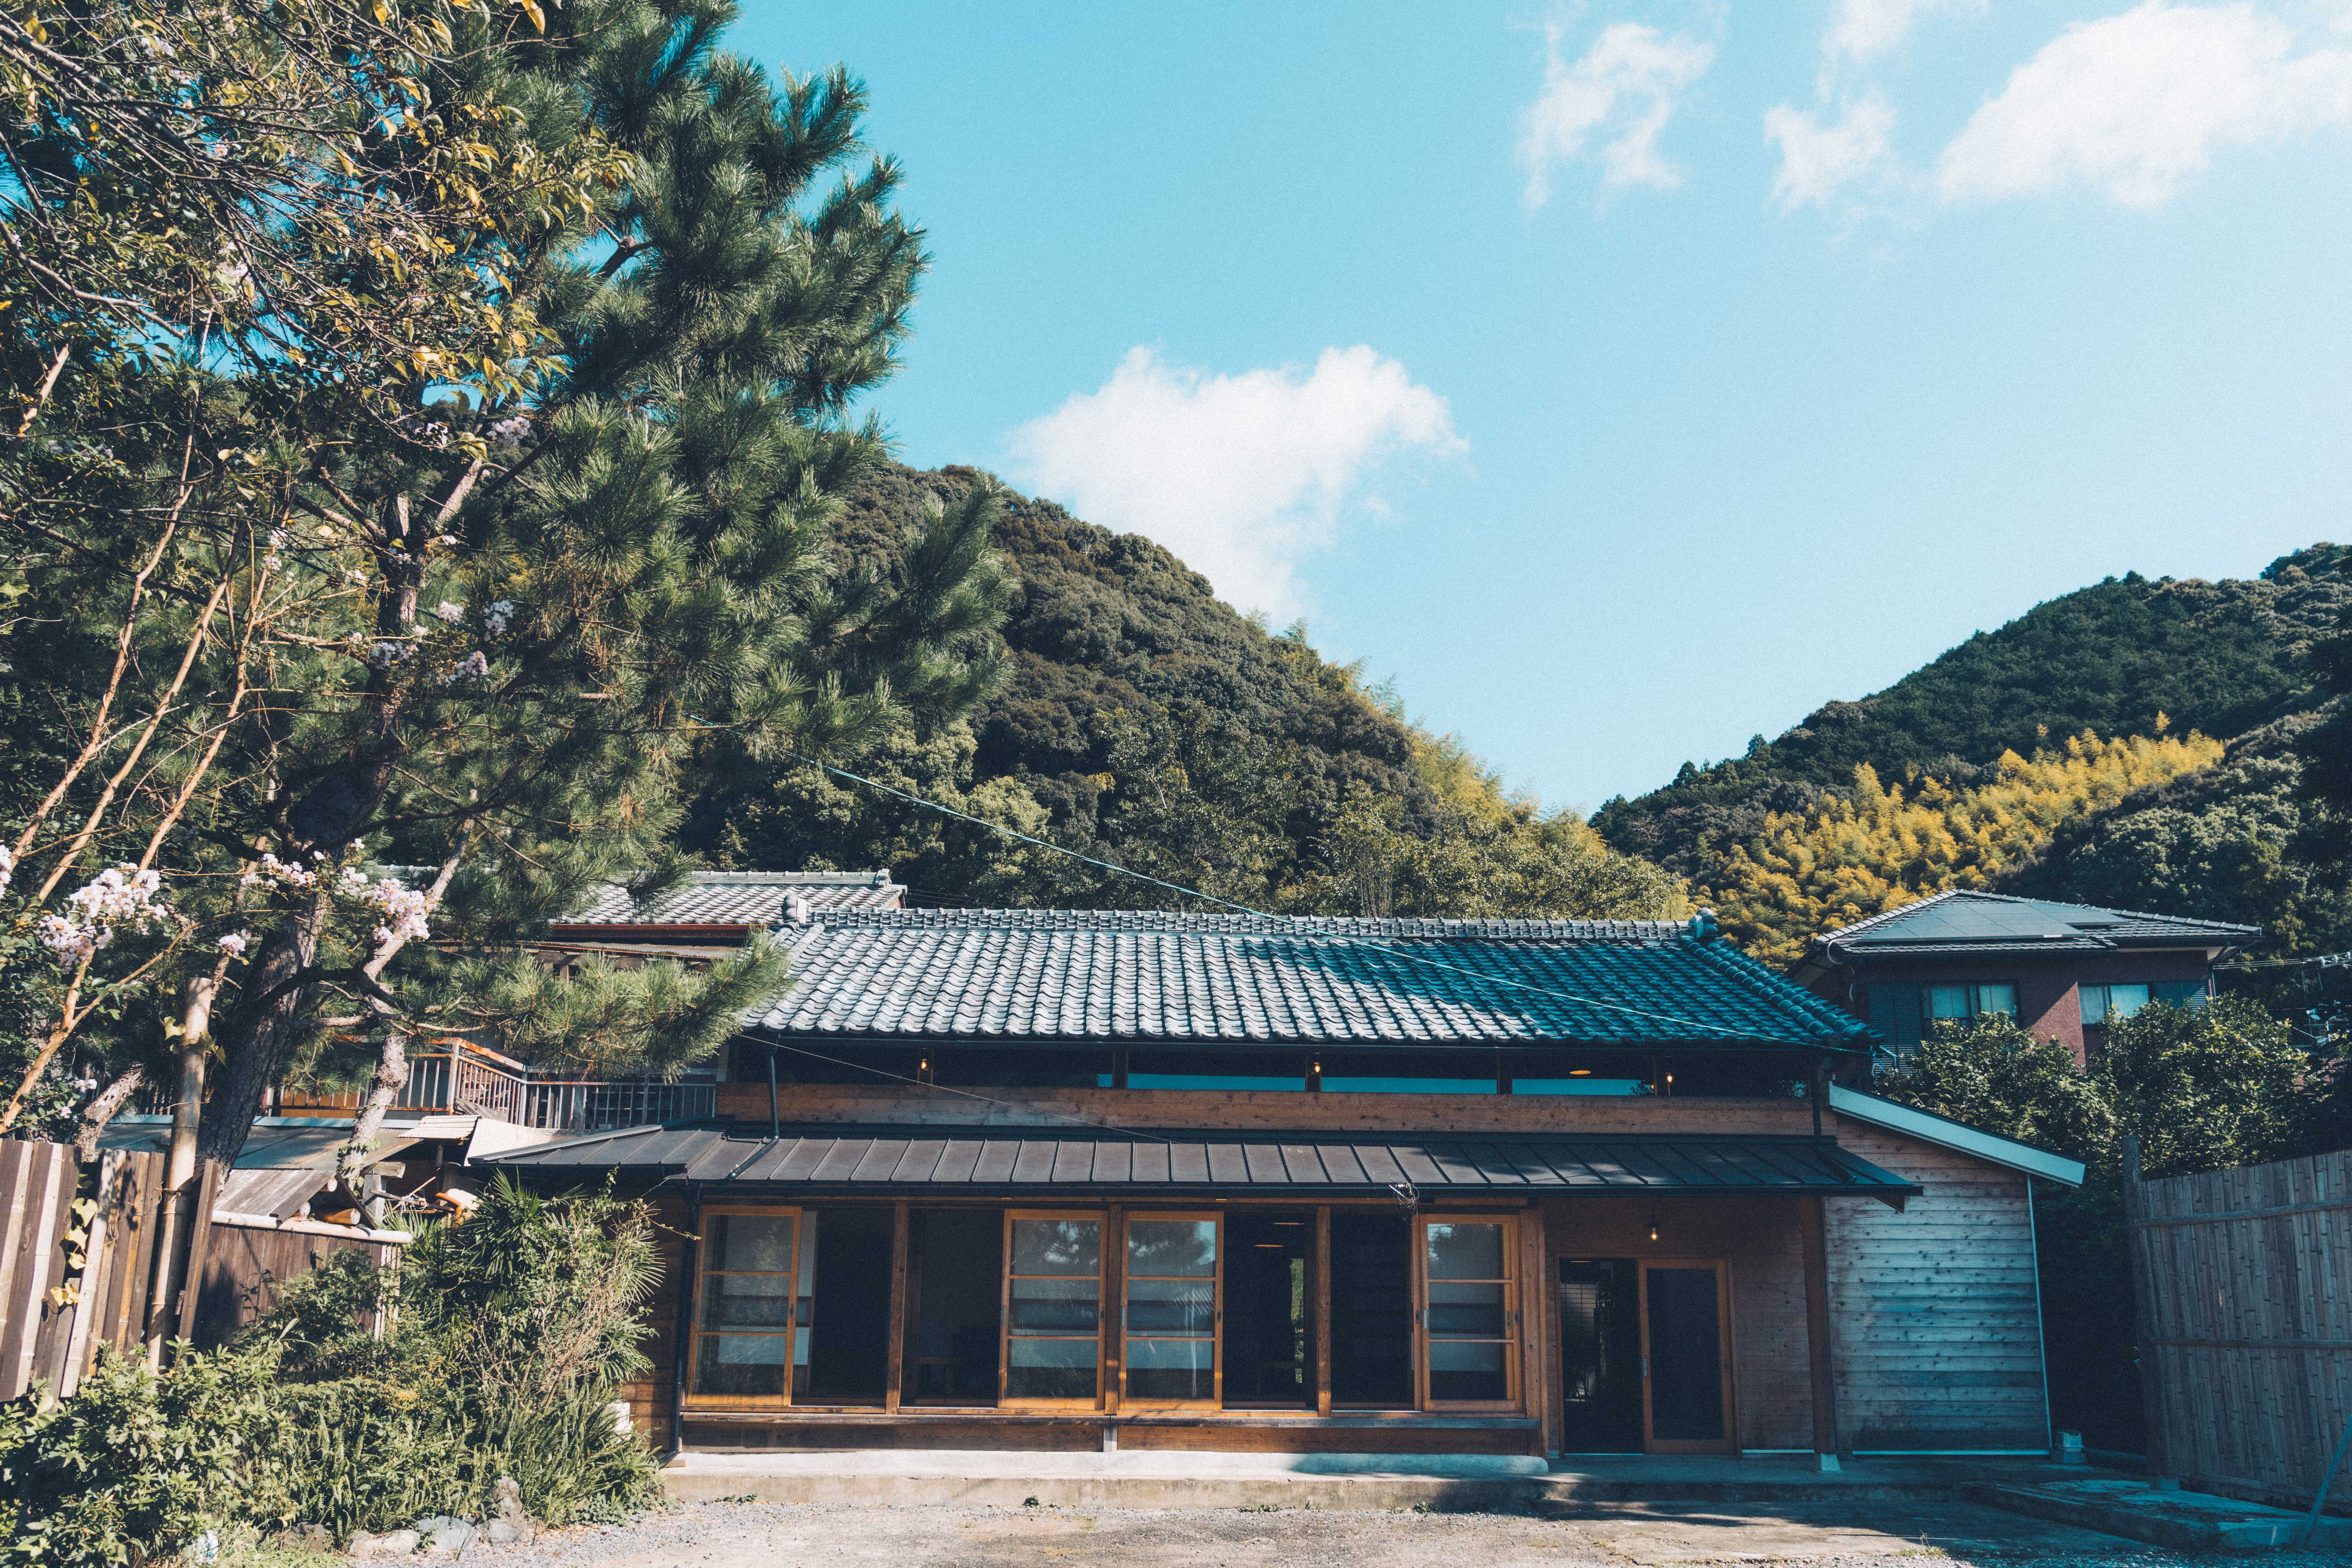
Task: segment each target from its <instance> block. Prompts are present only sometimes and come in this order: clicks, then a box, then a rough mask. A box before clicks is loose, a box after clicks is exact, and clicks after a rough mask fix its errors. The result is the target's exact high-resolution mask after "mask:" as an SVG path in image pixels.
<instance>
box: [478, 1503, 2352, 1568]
mask: <svg viewBox="0 0 2352 1568" xmlns="http://www.w3.org/2000/svg"><path fill="white" fill-rule="evenodd" d="M466 1556H467V1561H468V1562H471V1561H473V1560H474V1559H475V1558H476V1557H477V1556H479V1557H482V1558H485V1559H487V1560H488V1561H487V1562H485V1563H483V1565H482V1568H801V1565H802V1564H812V1565H814V1564H835V1563H839V1564H855V1563H890V1564H892V1565H893V1568H998V1565H1011V1564H1023V1565H1028V1564H1041V1565H1050V1568H1097V1565H1100V1568H1194V1565H1196V1564H1198V1565H1203V1568H1271V1565H1274V1564H1281V1565H1283V1568H1292V1565H1297V1568H1323V1565H1327V1564H1328V1565H1329V1568H1407V1565H1408V1564H1410V1565H1412V1568H1534V1565H1541V1568H1568V1565H1573V1564H1583V1563H1595V1564H1602V1563H1605V1564H1610V1565H1612V1568H1624V1565H1626V1564H1645V1565H1646V1564H1657V1565H1660V1568H1666V1565H1680V1564H1697V1563H1803V1564H1806V1565H1807V1568H1883V1565H1886V1564H1891V1563H1896V1562H1898V1561H1904V1560H1907V1561H1908V1562H1910V1563H1929V1562H1933V1561H1937V1560H1942V1561H1945V1562H1949V1563H1963V1564H1967V1563H1980V1564H1987V1565H1991V1564H1999V1565H2000V1568H2061V1565H2063V1568H2255V1565H2256V1564H2260V1565H2261V1568H2322V1565H2323V1564H2325V1565H2326V1568H2343V1564H2342V1561H2341V1559H2339V1558H2337V1557H2335V1556H2333V1555H2332V1554H2327V1555H2323V1554H2317V1553H2305V1552H2260V1553H2253V1554H2247V1555H2238V1554H2231V1553H2202V1552H2200V1553H2195V1554H2184V1553H2180V1552H2168V1551H2165V1550H2163V1549H2161V1548H2158V1547H2152V1546H2143V1545H2141V1544H2139V1543H2138V1542H2130V1541H2120V1540H2117V1539H2116V1537H2114V1536H2110V1535H2098V1534H2094V1533H2092V1532H2091V1531H2082V1530H2074V1529H2070V1528H2068V1527H2066V1526H2064V1525H2054V1524H2044V1523H2042V1522H2041V1521H2035V1520H2029V1519H2022V1518H2020V1517H2019V1516H2017V1515H2015V1514H2008V1513H2002V1512H2000V1511H1999V1510H1994V1509H1988V1508H1983V1507H1979V1506H1978V1505H1976V1504H1973V1503H1928V1504H1916V1505H1911V1504H1868V1503H1849V1504H1844V1505H1832V1506H1825V1507H1824V1506H1816V1505H1806V1506H1803V1507H1780V1508H1774V1509H1770V1510H1743V1509H1723V1508H1706V1507H1698V1506H1686V1507H1682V1508H1676V1509H1673V1510H1667V1509H1664V1508H1661V1509H1659V1510H1656V1511H1654V1512H1652V1513H1649V1514H1646V1515H1644V1516H1643V1517H1639V1518H1630V1519H1629V1518H1624V1517H1617V1518H1612V1519H1605V1520H1547V1519H1535V1518H1526V1517H1519V1516H1514V1515H1504V1514H1475V1513H1461V1514H1446V1513H1428V1514H1415V1513H1372V1512H1342V1511H1324V1510H1312V1511H1308V1510H1282V1511H1277V1512H1250V1511H1244V1510H1209V1509H1189V1510H1167V1511H1153V1512H1145V1511H1135V1510H1121V1509H1093V1510H1083V1511H1080V1510H1063V1509H1056V1508H1037V1509H1002V1508H885V1507H874V1506H856V1505H850V1504H819V1505H813V1506H798V1505H788V1504H778V1503H724V1502H720V1503H696V1504H689V1505H687V1506H685V1507H680V1508H676V1509H672V1510H668V1511H666V1512H661V1513H655V1514H648V1515H646V1516H645V1517H643V1518H641V1519H639V1520H638V1521H635V1523H632V1524H628V1525H619V1526H609V1527H605V1528H601V1529H580V1530H565V1531H551V1532H550V1533H548V1534H546V1535H543V1536H541V1538H540V1539H539V1540H538V1541H537V1542H533V1543H532V1544H530V1545H528V1546H513V1547H505V1548H477V1549H476V1550H474V1551H469V1552H467V1554H466Z"/></svg>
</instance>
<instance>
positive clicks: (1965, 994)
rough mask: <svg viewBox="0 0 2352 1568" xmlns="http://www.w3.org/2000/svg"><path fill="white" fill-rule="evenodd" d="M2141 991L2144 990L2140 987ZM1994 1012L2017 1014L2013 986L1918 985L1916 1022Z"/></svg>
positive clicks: (1963, 1020)
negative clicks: (1917, 1016) (1917, 1020)
mask: <svg viewBox="0 0 2352 1568" xmlns="http://www.w3.org/2000/svg"><path fill="white" fill-rule="evenodd" d="M2142 989H2143V991H2144V990H2145V989H2146V988H2145V987H2143V988H2142ZM1995 1013H2006V1014H2008V1015H2009V1016H2011V1018H2014V1017H2016V1016H2017V987H2016V986H2014V985H1923V986H1921V987H1920V988H1919V1021H1920V1023H1921V1024H1923V1025H1926V1024H1933V1023H1937V1022H1942V1021H1948V1022H1951V1023H1958V1024H1966V1023H1970V1022H1973V1021H1974V1020H1976V1019H1979V1018H1990V1017H1991V1016H1993V1015H1994V1014H1995Z"/></svg>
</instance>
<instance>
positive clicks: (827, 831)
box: [687, 465, 1686, 916]
mask: <svg viewBox="0 0 2352 1568" xmlns="http://www.w3.org/2000/svg"><path fill="white" fill-rule="evenodd" d="M992 482H993V481H992V480H991V479H988V477H987V476H984V475H982V474H980V473H978V472H977V471H975V470H972V469H969V468H945V469H941V470H938V471H936V472H924V471H919V470H916V469H912V468H903V467H898V466H895V465H893V466H887V467H885V468H882V469H881V470H879V471H878V472H877V473H876V474H875V475H874V476H873V477H872V478H871V479H869V480H867V481H866V483H865V484H864V485H863V486H862V487H861V488H860V489H858V490H857V491H856V493H855V494H854V495H853V496H852V497H851V498H850V500H849V503H848V506H847V508H846V510H845V516H844V517H843V518H842V520H841V521H839V523H838V524H837V525H836V527H835V538H834V548H835V552H836V556H837V558H838V560H839V561H840V562H841V563H844V564H845V565H848V566H851V567H854V568H862V569H865V570H867V571H870V572H872V573H875V574H877V575H878V576H879V577H881V578H884V579H887V580H895V579H896V578H897V577H898V576H899V575H901V574H903V573H904V572H905V571H906V569H907V564H908V548H909V541H911V540H917V539H919V538H920V537H921V525H922V523H923V521H924V520H925V519H926V518H927V517H928V516H929V514H930V513H931V511H932V510H935V509H937V508H939V507H940V506H942V505H944V506H948V507H950V508H951V507H954V506H955V505H957V504H959V503H960V502H961V501H962V500H964V499H965V498H966V497H967V496H968V495H969V493H970V492H971V489H973V487H975V486H979V485H988V484H992ZM994 542H995V548H996V551H997V552H998V554H999V556H1000V557H1001V558H1002V560H1003V564H1004V567H1005V569H1006V571H1007V573H1008V574H1009V575H1010V576H1011V577H1012V578H1013V580H1014V584H1015V585H1014V587H1013V592H1012V597H1011V603H1010V608H1009V611H1008V613H1007V615H1006V617H1005V619H1004V621H1003V625H1002V626H1001V628H1000V630H1001V635H1002V636H1003V641H1004V645H1005V648H1006V654H1007V658H1006V660H1005V669H1004V673H1003V679H1002V680H1001V682H1000V684H999V686H998V687H997V689H996V690H995V691H994V692H993V694H992V695H991V696H990V697H988V698H987V699H985V700H982V702H981V703H980V704H979V705H978V706H977V707H976V708H975V709H973V710H971V712H970V713H969V714H968V715H967V716H965V717H964V718H962V719H961V720H958V721H955V722H952V723H949V724H944V725H939V726H930V727H926V726H924V725H922V724H920V723H917V722H911V721H910V722H907V723H903V724H901V725H900V726H899V727H898V730H897V731H896V732H895V733H894V735H893V736H892V738H891V739H890V740H889V741H888V742H886V743H885V744H884V745H883V746H882V747H880V748H879V750H878V751H877V752H873V753H870V754H868V755H867V757H866V760H865V761H864V762H863V763H860V764H858V771H860V772H863V773H867V774H868V776H871V777H875V778H877V779H878V780H880V781H882V782H884V783H887V784H891V785H893V786H895V787H897V788H899V789H904V790H907V791H909V792H911V793H913V794H917V795H922V796H924V797H926V798H928V799H931V800H936V801H941V802H945V803H947V804H950V805H956V806H958V807H960V808H961V809H964V810H967V811H970V812H971V813H972V814H973V815H975V816H982V817H985V818H987V819H989V820H990V821H992V822H998V823H1003V824H1006V825H1008V826H1014V827H1017V828H1020V829H1022V830H1024V831H1026V832H1029V833H1032V834H1035V835H1039V836H1041V837H1050V838H1051V839H1053V840H1054V841H1055V843H1057V844H1060V845H1063V846H1065V847H1069V848H1072V849H1076V850H1078V851H1080V852H1082V853H1084V854H1087V855H1092V856H1097V857H1099V858H1105V859H1108V860H1112V861H1115V862H1117V863H1118V864H1119V865H1122V866H1126V867H1129V868H1134V869H1136V870H1139V871H1142V872H1145V873H1146V874H1148V875H1150V876H1154V877H1159V878H1162V879H1166V880H1168V881H1170V882H1174V883H1178V884H1181V885H1182V886H1185V887H1196V888H1202V889H1205V890H1207V891H1209V892H1212V893H1213V894H1216V895H1217V896H1219V897H1221V898H1226V899H1231V900H1234V901H1237V902H1241V903H1246V904H1250V905H1252V906H1254V907H1259V908H1266V907H1276V908H1284V909H1296V910H1332V911H1339V912H1350V913H1353V912H1359V911H1369V912H1386V911H1394V912H1398V913H1416V912H1424V913H1446V914H1465V915H1472V914H1504V913H1512V914H1560V915H1577V914H1589V915H1627V916H1631V915H1643V914H1659V915H1667V916H1672V915H1675V914H1678V913H1680V912H1682V911H1683V910H1685V908H1686V905H1685V901H1684V899H1683V896H1682V891H1681V889H1680V887H1679V886H1678V885H1677V883H1676V882H1675V879H1672V878H1670V877H1667V876H1665V875H1664V874H1663V873H1661V872H1659V871H1658V870H1657V869H1656V868H1654V867H1652V866H1650V865H1648V864H1647V863H1645V862H1643V861H1641V860H1638V859H1635V858H1629V857H1624V856H1619V855H1615V854H1612V853H1611V852H1610V851H1609V850H1608V849H1606V847H1603V846H1602V845H1601V842H1600V840H1599V838H1598V837H1597V836H1596V835H1594V834H1593V832H1592V831H1591V828H1590V827H1589V826H1586V825H1585V824H1584V823H1583V822H1582V821H1581V820H1580V819H1577V818H1575V817H1573V816H1553V817H1545V816H1541V815H1540V814H1539V813H1538V811H1537V809H1536V808H1535V806H1534V805H1533V804H1532V803H1530V802H1528V801H1524V800H1517V799H1514V798H1511V797H1508V796H1507V795H1505V794H1504V793H1503V791H1502V790H1501V789H1500V787H1499V785H1498V784H1497V783H1496V779H1495V777H1494V775H1493V774H1492V773H1489V772H1488V771H1487V770H1486V769H1484V768H1483V767H1481V766H1480V765H1479V764H1478V763H1477V762H1476V761H1475V758H1472V757H1470V756H1468V755H1467V754H1466V753H1465V752H1464V751H1463V750H1462V749H1461V747H1460V746H1459V745H1458V744H1456V743H1455V742H1452V741H1450V740H1448V739H1445V738H1442V737H1438V736H1435V735H1433V734H1430V733H1429V732H1427V731H1423V730H1422V729H1420V728H1418V727H1417V726H1415V725H1414V724H1412V723H1411V722H1410V721H1407V719H1406V718H1405V717H1404V715H1403V711H1402V707H1401V705H1400V703H1399V702H1398V700H1397V699H1396V698H1395V696H1394V695H1393V694H1392V693H1391V692H1388V691H1386V690H1383V689H1377V688H1370V687H1368V686H1367V685H1366V684H1365V682H1364V681H1363V679H1361V675H1360V670H1359V669H1358V668H1355V667H1352V666H1341V665H1336V664H1333V663H1331V662H1330V661H1328V660H1327V659H1325V658H1322V657H1321V656H1320V655H1319V654H1318V653H1317V652H1316V650H1315V649H1314V648H1313V647H1311V646H1310V645H1309V644H1308V642H1307V638H1306V636H1305V634H1304V632H1303V631H1302V630H1300V629H1297V628H1293V629H1292V630H1290V631H1289V632H1286V633H1283V634H1279V635H1277V634H1275V633H1272V632H1270V631H1269V630H1268V629H1267V628H1266V627H1265V626H1263V625H1261V624H1259V623H1258V622H1255V621H1253V620H1251V619H1249V618H1247V617H1244V616H1241V615H1238V614H1236V613H1235V612H1234V610H1233V609H1232V608H1231V607H1229V606H1228V605H1224V604H1223V603H1222V602H1220V601H1219V600H1218V599H1217V597H1216V596H1215V594H1214V592H1213V590H1212V589H1211V587H1210V585H1209V583H1208V581H1207V579H1205V578H1203V577H1202V576H1201V575H1200V574H1197V573H1195V572H1193V571H1192V570H1191V569H1189V568H1188V567H1186V566H1185V565H1184V563H1182V562H1181V561H1179V560H1177V559H1176V557H1175V556H1173V555H1172V554H1171V553H1170V552H1168V551H1167V550H1165V549H1163V548H1162V547H1160V545H1157V544H1155V543H1153V542H1150V540H1147V539H1143V538H1139V537H1138V536H1135V535H1131V534H1115V533H1112V532H1111V531H1108V530H1107V529H1102V528H1098V527H1096V526H1095V525H1093V524H1091V523H1088V522H1086V521H1081V520H1079V519H1077V518H1075V517H1072V516H1071V515H1070V514H1069V513H1068V512H1067V511H1066V510H1063V509H1062V508H1060V507H1059V506H1056V505H1055V504H1054V503H1052V502H1050V501H1044V500H1029V499H1026V498H1024V497H1021V496H1019V495H1015V494H1012V493H1010V492H1005V493H1003V496H1002V515H1001V517H1000V520H999V521H998V523H997V526H996V529H995V534H994ZM687 842H688V846H689V847H692V848H694V849H695V850H697V851H698V852H699V853H700V854H702V855H703V856H704V857H705V858H708V859H709V860H711V861H712V862H713V863H715V864H719V865H731V866H744V867H756V868H806V867H821V866H835V867H852V866H866V865H888V866H891V867H893V868H897V869H898V873H899V875H900V877H901V878H902V879H905V880H908V882H909V883H910V885H912V886H913V887H914V888H915V889H917V897H918V900H919V901H925V902H943V901H944V902H953V901H969V902H974V903H1006V904H1026V905H1036V904H1046V903H1054V904H1063V905H1077V906H1087V905H1103V904H1133V903H1152V902H1168V901H1175V902H1180V903H1181V902H1183V901H1184V900H1179V899H1177V897H1176V895H1174V894H1172V893H1168V892H1166V891H1164V890H1160V889H1152V888H1151V887H1150V886H1149V885H1147V884H1143V883H1140V882H1138V881H1136V880H1134V879H1129V878H1123V877H1118V876H1116V875H1115V874H1113V873H1108V872H1102V871H1097V870H1094V869H1090V868H1087V867H1085V866H1083V865H1080V864H1078V863H1076V862H1075V861H1072V860H1070V859H1069V858H1066V857H1061V856H1057V855H1054V854H1052V853H1051V852H1049V851H1045V850H1040V849H1036V848H1033V847H1024V846H1022V845H1020V844H1018V843H1016V842H1013V841H1009V840H1007V839H1004V838H1003V837H998V836H995V835H992V834H989V833H987V832H985V831H983V830H982V829H979V828H975V827H971V826H968V825H961V824H957V823H954V822H952V821H950V820H949V819H946V818H944V817H941V816H938V815H936V814H933V813H929V812H926V811H924V810H923V809H922V808H921V807H919V806H916V805H910V804H908V803H906V802H903V801H897V800H893V799H891V798H889V797H887V796H886V795H881V794H879V793H877V792H875V791H872V790H870V789H866V788H864V787H861V786H857V785H854V784H845V783H844V782H842V781H839V780H837V779H833V778H828V777H827V776H826V775H824V773H822V772H821V771H820V770H818V769H816V768H814V767H813V766H809V765H805V764H799V765H793V764H790V763H787V765H784V766H782V767H781V768H780V767H779V766H778V765H777V764H776V763H774V762H773V761H772V760H765V759H753V758H749V757H746V758H742V759H738V760H736V761H735V762H733V763H729V764H727V765H725V766H722V767H720V768H719V769H718V770H717V772H716V773H715V776H714V778H713V780H712V782H711V784H709V787H707V788H706V789H705V790H704V792H703V793H702V795H700V797H699V799H698V803H697V805H696V808H695V810H694V812H693V814H692V816H691V819H690V822H689V826H688V839H687Z"/></svg>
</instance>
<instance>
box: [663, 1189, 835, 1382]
mask: <svg viewBox="0 0 2352 1568" xmlns="http://www.w3.org/2000/svg"><path fill="white" fill-rule="evenodd" d="M730 1215H750V1216H751V1217H754V1218H758V1219H776V1218H780V1217H782V1216H783V1215H791V1216H792V1221H793V1252H792V1258H793V1267H792V1271H791V1274H790V1276H789V1278H790V1279H792V1282H793V1295H792V1301H793V1316H792V1323H791V1325H790V1326H789V1327H788V1328H786V1329H785V1331H783V1333H782V1334H781V1335H775V1336H772V1337H775V1338H781V1339H782V1340H783V1341H784V1342H785V1351H784V1391H783V1392H782V1394H699V1393H697V1392H696V1391H695V1384H696V1382H697V1380H698V1378H699V1377H700V1376H701V1373H702V1341H703V1338H704V1336H705V1334H706V1332H707V1333H709V1336H710V1337H712V1338H724V1337H726V1331H724V1330H712V1331H706V1330H705V1329H704V1328H703V1325H702V1311H703V1305H702V1304H703V1297H704V1292H705V1289H706V1288H707V1283H708V1281H709V1279H710V1277H711V1276H712V1275H714V1274H750V1273H754V1272H759V1273H763V1274H766V1273H770V1272H771V1271H767V1270H752V1269H744V1268H712V1267H711V1266H710V1261H711V1258H713V1256H715V1253H716V1249H715V1248H714V1247H712V1246H711V1245H710V1229H711V1222H712V1221H714V1220H719V1219H725V1218H727V1217H729V1216H730ZM807 1216H808V1207H807V1205H804V1204H705V1205H702V1215H701V1223H700V1226H698V1229H697V1230H696V1231H695V1247H694V1301H693V1311H692V1316H691V1320H690V1324H689V1332H688V1340H687V1347H686V1349H687V1363H686V1367H687V1372H686V1390H687V1393H686V1408H687V1409H688V1410H774V1409H782V1408H784V1407H786V1406H789V1405H791V1404H792V1403H793V1372H794V1369H795V1368H796V1367H798V1366H799V1364H800V1337H801V1334H802V1333H803V1331H804V1330H806V1329H807V1328H808V1327H810V1325H808V1324H804V1323H803V1322H802V1321H801V1303H802V1302H803V1300H806V1298H804V1297H803V1296H802V1294H801V1251H802V1243H803V1239H804V1237H805V1234H806V1232H805V1230H804V1226H806V1224H807ZM746 1337H750V1336H746Z"/></svg>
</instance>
